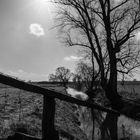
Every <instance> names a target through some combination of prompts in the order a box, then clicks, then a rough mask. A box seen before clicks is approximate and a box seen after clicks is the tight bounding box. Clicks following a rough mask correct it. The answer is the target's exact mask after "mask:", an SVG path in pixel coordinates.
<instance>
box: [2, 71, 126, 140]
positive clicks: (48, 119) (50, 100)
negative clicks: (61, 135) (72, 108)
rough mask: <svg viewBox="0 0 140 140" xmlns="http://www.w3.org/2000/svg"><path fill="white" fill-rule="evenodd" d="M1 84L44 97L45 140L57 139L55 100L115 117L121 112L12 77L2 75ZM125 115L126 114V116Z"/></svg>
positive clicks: (43, 128)
mask: <svg viewBox="0 0 140 140" xmlns="http://www.w3.org/2000/svg"><path fill="white" fill-rule="evenodd" d="M0 83H2V84H5V85H9V86H12V87H15V88H18V89H21V90H25V91H29V92H33V93H37V94H41V95H43V118H42V139H43V140H53V139H56V140H57V138H56V136H57V132H56V130H55V126H54V122H55V105H56V102H55V99H56V98H57V99H59V100H62V101H66V102H70V103H72V104H77V105H80V106H85V107H88V108H94V109H97V110H100V111H104V112H107V113H111V114H114V115H119V114H120V112H118V111H115V110H112V109H108V108H106V107H103V106H101V105H98V104H95V103H93V102H89V101H81V100H78V99H76V98H73V97H70V96H68V95H65V94H62V93H61V92H59V91H55V90H52V89H49V88H42V87H40V86H37V85H33V84H31V83H28V82H24V81H21V80H17V79H15V78H12V77H10V76H6V75H4V74H2V73H1V74H0ZM121 114H123V112H121ZM124 115H125V114H124Z"/></svg>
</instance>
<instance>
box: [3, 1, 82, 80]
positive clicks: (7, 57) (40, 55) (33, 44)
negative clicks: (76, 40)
mask: <svg viewBox="0 0 140 140" xmlns="http://www.w3.org/2000/svg"><path fill="white" fill-rule="evenodd" d="M55 8H56V7H55V6H54V5H53V4H52V3H50V2H49V1H48V0H0V21H1V22H0V72H3V73H4V74H8V75H12V76H15V77H18V78H20V79H23V80H32V81H41V80H47V79H48V75H49V74H50V73H53V72H54V71H55V69H56V68H57V67H59V66H65V67H67V68H69V69H71V70H72V71H73V70H74V66H75V63H76V62H77V60H79V59H80V58H81V57H78V55H77V52H78V50H77V49H75V48H71V47H66V46H64V44H62V43H61V42H60V40H59V39H58V32H57V29H51V28H52V27H53V26H54V14H53V11H55V10H56V9H55Z"/></svg>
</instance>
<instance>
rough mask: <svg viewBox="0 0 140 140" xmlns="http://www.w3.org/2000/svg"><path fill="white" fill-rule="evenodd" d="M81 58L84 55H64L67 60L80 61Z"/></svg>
mask: <svg viewBox="0 0 140 140" xmlns="http://www.w3.org/2000/svg"><path fill="white" fill-rule="evenodd" d="M80 59H82V57H78V56H73V55H71V56H67V57H64V60H65V61H79V60H80Z"/></svg>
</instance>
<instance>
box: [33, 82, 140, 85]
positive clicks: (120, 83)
mask: <svg viewBox="0 0 140 140" xmlns="http://www.w3.org/2000/svg"><path fill="white" fill-rule="evenodd" d="M32 83H35V84H55V85H57V84H58V85H61V84H63V82H49V81H40V82H32ZM83 83H84V82H83ZM97 83H99V82H97ZM68 84H75V83H74V82H68ZM95 84H96V83H95ZM118 85H140V81H118Z"/></svg>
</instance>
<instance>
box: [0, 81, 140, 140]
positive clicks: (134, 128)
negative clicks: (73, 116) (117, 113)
mask: <svg viewBox="0 0 140 140" xmlns="http://www.w3.org/2000/svg"><path fill="white" fill-rule="evenodd" d="M41 86H42V87H49V88H53V89H54V88H55V89H56V90H58V91H63V90H64V89H63V88H62V87H60V86H54V85H44V84H43V85H41ZM118 90H119V91H120V92H122V93H125V94H126V93H128V92H129V93H130V94H128V95H131V94H132V95H131V96H132V97H133V96H134V95H135V93H137V94H138V96H137V98H139V97H140V85H139V84H135V85H134V84H133V85H130V84H129V85H123V86H122V85H118ZM42 100H43V97H42V96H41V95H38V94H35V93H30V92H26V91H23V90H19V89H16V88H12V87H9V86H5V85H2V84H0V138H4V137H7V136H8V135H11V134H13V132H14V131H15V129H17V128H18V127H22V128H25V129H27V130H28V133H29V134H31V135H33V136H36V137H41V117H42ZM64 106H65V109H64ZM57 108H62V110H60V111H58V112H57V122H56V123H58V126H64V123H63V121H62V119H63V120H64V119H66V117H65V116H64V114H66V115H67V118H69V116H70V114H68V113H67V112H68V110H69V111H70V112H71V111H72V110H70V106H69V105H68V104H67V103H62V102H59V104H58V105H57ZM62 112H63V113H62ZM71 113H72V112H71ZM58 116H60V117H58ZM60 122H61V123H60ZM66 122H67V123H66V124H65V126H64V128H66V127H67V129H69V127H70V126H69V125H70V120H69V121H66ZM122 124H124V126H125V130H126V132H127V135H129V136H131V139H132V140H135V139H136V138H137V139H138V138H140V137H139V135H140V133H139V131H140V122H136V121H133V120H131V119H128V118H126V117H124V116H121V117H120V118H119V122H118V126H119V128H120V129H119V135H122ZM71 126H72V124H71ZM77 131H78V130H77ZM79 131H80V130H79Z"/></svg>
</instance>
